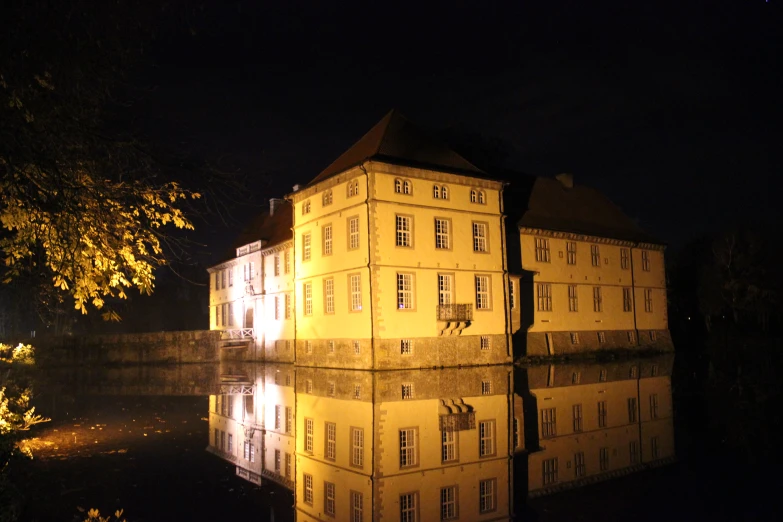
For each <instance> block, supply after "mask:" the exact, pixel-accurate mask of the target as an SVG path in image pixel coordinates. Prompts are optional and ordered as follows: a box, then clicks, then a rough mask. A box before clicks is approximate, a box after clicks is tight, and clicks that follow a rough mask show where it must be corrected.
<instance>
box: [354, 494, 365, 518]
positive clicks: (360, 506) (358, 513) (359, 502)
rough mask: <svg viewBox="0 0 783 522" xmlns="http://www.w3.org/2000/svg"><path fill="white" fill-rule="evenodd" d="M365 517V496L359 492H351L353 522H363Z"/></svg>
mask: <svg viewBox="0 0 783 522" xmlns="http://www.w3.org/2000/svg"><path fill="white" fill-rule="evenodd" d="M362 517H364V496H363V495H362V494H361V493H359V492H358V491H351V522H362Z"/></svg>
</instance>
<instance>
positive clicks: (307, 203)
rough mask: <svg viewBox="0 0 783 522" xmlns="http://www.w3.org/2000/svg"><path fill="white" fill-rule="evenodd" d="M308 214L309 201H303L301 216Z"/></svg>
mask: <svg viewBox="0 0 783 522" xmlns="http://www.w3.org/2000/svg"><path fill="white" fill-rule="evenodd" d="M309 213H310V200H309V199H307V200H305V202H304V203H302V215H305V214H309Z"/></svg>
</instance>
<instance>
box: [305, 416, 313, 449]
mask: <svg viewBox="0 0 783 522" xmlns="http://www.w3.org/2000/svg"><path fill="white" fill-rule="evenodd" d="M314 425H315V424H314V421H313V419H305V451H306V452H307V453H312V452H313V448H314V445H313V435H314V434H313V431H314Z"/></svg>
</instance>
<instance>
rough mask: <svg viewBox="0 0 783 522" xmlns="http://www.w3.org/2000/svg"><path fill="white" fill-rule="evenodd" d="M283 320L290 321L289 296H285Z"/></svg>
mask: <svg viewBox="0 0 783 522" xmlns="http://www.w3.org/2000/svg"><path fill="white" fill-rule="evenodd" d="M285 318H286V319H291V294H285Z"/></svg>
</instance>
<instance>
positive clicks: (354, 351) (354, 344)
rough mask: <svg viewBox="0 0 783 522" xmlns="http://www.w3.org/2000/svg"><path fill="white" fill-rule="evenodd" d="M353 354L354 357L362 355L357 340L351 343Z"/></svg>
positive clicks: (360, 346) (360, 345)
mask: <svg viewBox="0 0 783 522" xmlns="http://www.w3.org/2000/svg"><path fill="white" fill-rule="evenodd" d="M353 353H354V355H359V354H360V353H362V344H361V343H360V342H359V341H357V340H354V341H353Z"/></svg>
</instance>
